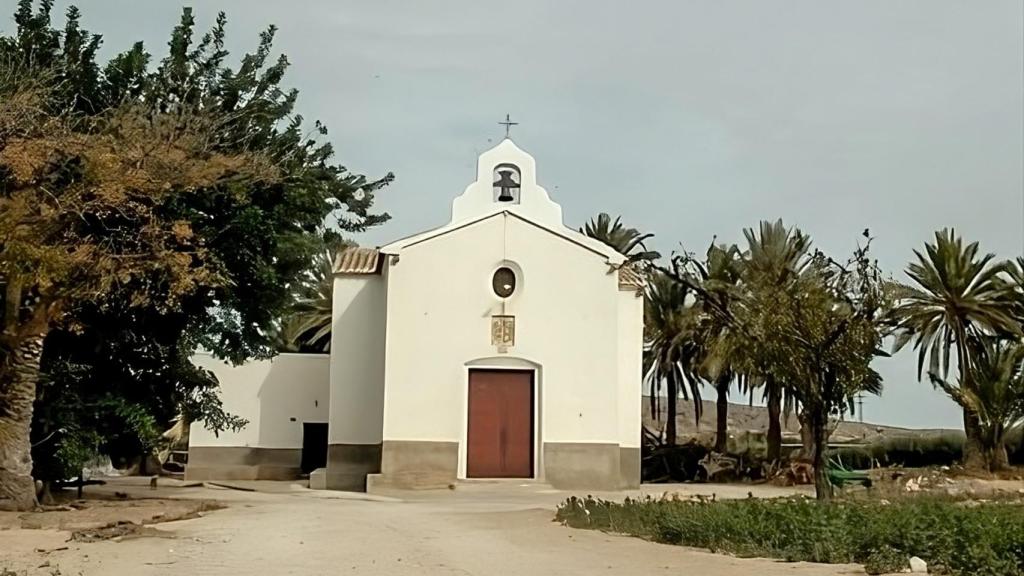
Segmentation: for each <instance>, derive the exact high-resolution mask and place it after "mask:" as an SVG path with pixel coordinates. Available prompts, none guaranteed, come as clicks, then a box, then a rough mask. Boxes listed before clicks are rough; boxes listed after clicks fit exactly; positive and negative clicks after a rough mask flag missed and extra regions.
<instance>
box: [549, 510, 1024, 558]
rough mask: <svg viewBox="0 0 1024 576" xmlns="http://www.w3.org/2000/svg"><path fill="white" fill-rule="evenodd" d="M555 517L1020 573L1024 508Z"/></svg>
mask: <svg viewBox="0 0 1024 576" xmlns="http://www.w3.org/2000/svg"><path fill="white" fill-rule="evenodd" d="M556 519H557V520H558V521H560V522H562V523H563V524H565V525H567V526H571V527H573V528H586V529H592V530H602V531H606V532H614V533H618V534H627V535H631V536H638V537H640V538H644V539H647V540H652V541H655V542H661V543H665V544H678V545H683V546H693V547H696V548H704V549H707V550H710V551H712V552H724V553H728V554H735V555H737V556H743V557H752V556H759V557H768V558H778V559H781V560H785V561H790V562H797V561H807V562H822V563H828V564H843V563H860V564H864V565H865V569H866V570H867V572H868V573H869V574H886V573H893V572H901V571H903V570H904V569H906V568H908V566H909V559H910V557H912V556H918V557H920V558H922V559H923V560H925V561H926V562H927V563H928V566H929V571H930V573H932V574H952V575H964V576H966V575H970V576H1020V575H1024V504H1022V503H1020V502H1016V501H1015V502H969V501H958V500H954V499H951V498H941V497H935V496H920V497H913V498H902V499H899V500H896V501H893V502H891V503H889V502H884V501H883V502H881V503H879V502H877V501H876V502H858V501H835V502H833V503H832V504H831V505H829V504H824V503H820V502H816V501H814V500H810V499H806V498H788V499H775V500H762V499H754V498H750V499H746V500H733V501H714V500H706V499H702V500H679V499H675V500H665V499H660V500H659V499H653V498H647V499H640V500H635V499H628V498H627V499H626V500H625V501H624V502H622V503H615V502H609V501H605V500H595V499H593V498H590V497H587V498H584V499H580V498H576V497H573V498H570V499H569V500H567V501H565V502H564V503H563V504H562V505H561V506H559V508H558V512H557V514H556Z"/></svg>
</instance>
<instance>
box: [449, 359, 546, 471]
mask: <svg viewBox="0 0 1024 576" xmlns="http://www.w3.org/2000/svg"><path fill="white" fill-rule="evenodd" d="M534 402H535V399H534V387H533V372H532V371H528V370H470V372H469V402H468V404H469V418H468V422H469V425H468V430H467V434H466V476H467V477H468V478H533V460H534V435H533V430H534Z"/></svg>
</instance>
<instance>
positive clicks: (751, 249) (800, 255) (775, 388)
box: [741, 220, 811, 461]
mask: <svg viewBox="0 0 1024 576" xmlns="http://www.w3.org/2000/svg"><path fill="white" fill-rule="evenodd" d="M743 235H744V236H745V237H746V240H747V250H746V252H744V253H743V254H742V273H741V283H742V290H743V291H744V292H747V293H749V292H751V291H757V290H761V291H769V292H770V291H773V290H779V289H781V288H782V287H783V286H786V285H787V283H789V282H792V281H793V280H794V279H796V278H797V277H798V276H799V275H800V274H802V273H803V271H804V270H805V269H806V267H807V265H808V263H809V261H810V260H809V258H808V251H809V250H810V247H811V239H810V237H809V236H807V235H806V234H804V233H803V232H801V231H800V230H799V229H797V228H787V227H786V226H785V225H784V224H783V223H782V220H776V221H775V222H768V221H762V222H761V223H760V226H759V227H758V230H757V231H755V230H754V229H753V228H747V229H745V230H744V231H743ZM757 300H758V299H756V298H755V299H753V300H752V301H757ZM741 338H742V336H741ZM744 368H745V370H744V371H745V372H746V373H747V374H748V375H749V376H750V377H751V379H752V380H756V381H760V382H762V385H763V387H764V398H765V401H766V404H767V407H768V438H767V440H768V460H769V461H776V460H778V459H779V458H780V457H781V456H782V407H783V405H782V403H783V396H784V392H785V385H784V383H783V382H782V381H780V380H779V379H778V378H776V376H775V374H773V373H771V371H770V370H768V369H766V365H765V364H764V363H763V362H761V361H760V360H758V359H757V358H756V357H750V356H749V355H748V357H747V358H746V360H745V366H744Z"/></svg>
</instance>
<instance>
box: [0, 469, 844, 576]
mask: <svg viewBox="0 0 1024 576" xmlns="http://www.w3.org/2000/svg"><path fill="white" fill-rule="evenodd" d="M121 489H123V487H122V488H121ZM275 489H276V490H277V493H262V492H261V493H248V492H235V491H214V490H209V489H202V488H191V489H179V490H177V491H173V490H169V489H168V490H161V491H160V492H161V493H162V494H161V495H162V496H167V495H173V496H179V497H190V498H211V497H212V498H217V499H219V500H222V501H225V502H226V503H227V504H228V508H227V509H225V510H221V511H217V512H212V513H209V514H207V515H205V516H204V517H202V518H197V519H194V520H186V521H180V522H172V523H167V524H161V525H159V526H158V528H159V531H160V532H161V533H162V534H165V535H166V537H145V538H137V539H125V540H122V541H120V542H114V541H106V542H99V543H92V544H79V543H74V542H71V543H65V540H66V539H67V533H66V532H59V531H54V530H22V529H15V530H5V531H0V569H3V568H9V569H14V570H25V571H27V572H28V574H31V575H35V574H40V575H43V574H45V575H47V576H49V575H50V574H51V573H52V572H53V570H54V569H55V568H59V570H60V574H62V576H74V575H78V574H81V575H83V576H94V575H95V576H100V575H103V576H107V575H111V574H131V575H133V576H149V575H161V576H162V575H168V576H170V575H174V576H204V575H236V574H238V575H273V576H281V575H286V574H296V575H299V574H301V575H304V576H308V575H328V574H331V575H335V574H366V575H389V576H390V575H406V574H408V575H427V576H440V575H449V574H451V575H481V576H483V575H487V576H500V575H513V574H514V575H520V574H527V575H530V576H539V575H546V574H552V575H554V574H557V575H567V576H573V575H581V576H582V575H587V576H592V575H593V574H642V575H645V576H646V575H658V574H672V575H702V576H726V575H730V576H745V575H749V576H783V575H787V576H805V575H808V576H809V575H821V576H826V575H839V574H863V571H862V570H861V569H860V568H859V567H855V566H821V565H810V564H785V563H779V562H773V561H768V560H744V559H737V558H730V557H727V556H719V555H714V554H709V553H705V552H700V551H695V550H690V549H685V548H680V547H675V546H663V545H658V544H652V543H649V542H644V541H641V540H638V539H635V538H628V537H619V536H612V535H606V534H601V533H598V532H591V531H583V530H572V529H569V528H565V527H562V526H560V525H558V524H556V523H554V522H552V521H551V519H552V513H553V508H554V505H555V504H556V503H557V502H559V501H560V500H562V499H564V497H565V494H559V493H554V492H553V491H550V490H543V489H542V488H539V487H519V486H514V485H506V486H493V485H485V486H469V487H460V488H459V490H457V491H455V492H421V493H403V494H400V495H399V496H401V497H402V500H401V501H397V500H394V501H389V500H386V499H378V500H377V501H368V500H363V499H349V497H341V498H339V497H337V496H338V495H337V494H336V493H323V492H310V491H296V490H290V489H288V488H287V487H284V488H281V487H277V488H275ZM700 489H701V490H702V491H709V490H711V491H713V490H715V487H701V488H700ZM718 490H719V494H720V496H722V495H723V494H722V493H721V491H723V490H724V491H728V490H733V491H736V492H737V493H736V494H729V493H726V494H724V496H729V495H732V496H741V495H745V494H746V492H745V490H744V491H737V490H735V489H732V488H729V487H726V488H722V487H719V488H718ZM165 492H169V493H165ZM139 494H140V495H145V494H143V493H141V492H139ZM342 496H344V495H342ZM352 498H358V497H352ZM62 546H68V549H67V550H58V551H53V552H49V553H41V552H38V551H37V549H44V550H53V549H55V548H59V547H62ZM43 564H47V565H45V566H42V567H40V566H41V565H43Z"/></svg>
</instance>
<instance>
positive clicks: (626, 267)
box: [619, 264, 644, 288]
mask: <svg viewBox="0 0 1024 576" xmlns="http://www.w3.org/2000/svg"><path fill="white" fill-rule="evenodd" d="M643 287H644V276H643V274H642V273H641V272H640V271H639V270H637V269H636V267H635V266H633V265H631V264H623V265H622V266H620V267H619V288H643Z"/></svg>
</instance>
